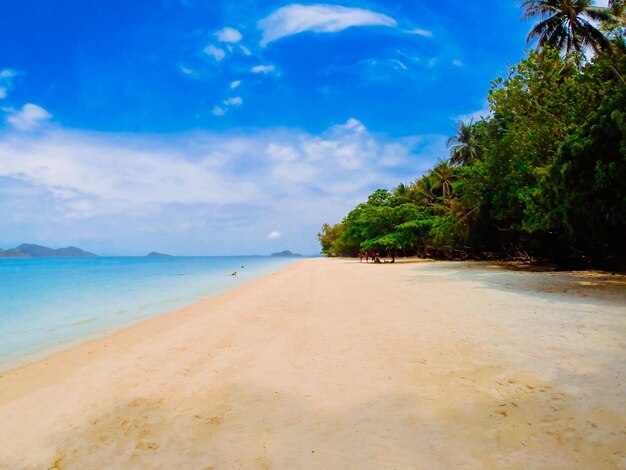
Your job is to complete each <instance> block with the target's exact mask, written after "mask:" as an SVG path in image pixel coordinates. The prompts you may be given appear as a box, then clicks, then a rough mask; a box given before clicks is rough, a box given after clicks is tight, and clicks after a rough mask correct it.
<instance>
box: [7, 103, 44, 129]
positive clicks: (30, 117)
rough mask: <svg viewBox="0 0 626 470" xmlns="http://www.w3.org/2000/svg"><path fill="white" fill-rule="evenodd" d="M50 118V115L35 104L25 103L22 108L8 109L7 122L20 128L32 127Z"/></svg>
mask: <svg viewBox="0 0 626 470" xmlns="http://www.w3.org/2000/svg"><path fill="white" fill-rule="evenodd" d="M51 118H52V115H51V114H50V113H49V112H48V111H46V110H45V109H43V108H42V107H41V106H37V105H36V104H32V103H27V104H25V105H24V106H22V109H20V110H19V111H17V110H9V115H8V116H7V122H8V123H9V124H11V125H12V126H14V127H17V128H18V129H21V130H30V129H34V128H36V127H38V126H40V125H41V124H43V123H44V122H46V121H48V120H49V119H51Z"/></svg>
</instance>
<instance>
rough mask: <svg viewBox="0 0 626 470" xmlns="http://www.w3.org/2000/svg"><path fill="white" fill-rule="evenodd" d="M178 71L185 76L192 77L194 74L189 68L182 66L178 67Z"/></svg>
mask: <svg viewBox="0 0 626 470" xmlns="http://www.w3.org/2000/svg"><path fill="white" fill-rule="evenodd" d="M180 71H181V72H182V73H184V74H185V75H194V74H195V72H194V70H193V69H190V68H187V67H184V66H182V65H181V66H180Z"/></svg>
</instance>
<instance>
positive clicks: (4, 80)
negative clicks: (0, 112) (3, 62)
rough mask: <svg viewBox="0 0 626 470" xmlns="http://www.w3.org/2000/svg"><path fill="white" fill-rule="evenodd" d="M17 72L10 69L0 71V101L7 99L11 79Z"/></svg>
mask: <svg viewBox="0 0 626 470" xmlns="http://www.w3.org/2000/svg"><path fill="white" fill-rule="evenodd" d="M15 76H17V72H16V71H15V70H11V69H4V70H0V100H1V99H4V98H6V97H7V95H8V94H9V90H10V89H11V88H12V87H13V78H14V77H15Z"/></svg>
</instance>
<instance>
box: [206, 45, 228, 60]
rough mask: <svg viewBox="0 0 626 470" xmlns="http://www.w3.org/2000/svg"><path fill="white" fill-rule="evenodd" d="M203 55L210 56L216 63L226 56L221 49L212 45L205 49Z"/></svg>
mask: <svg viewBox="0 0 626 470" xmlns="http://www.w3.org/2000/svg"><path fill="white" fill-rule="evenodd" d="M204 53H205V54H207V55H210V56H212V57H213V58H214V59H215V60H217V61H218V62H219V61H221V60H222V59H223V58H224V57H225V56H226V53H225V52H224V50H223V49H220V48H219V47H215V46H214V45H213V44H211V45H209V46H207V47H205V48H204Z"/></svg>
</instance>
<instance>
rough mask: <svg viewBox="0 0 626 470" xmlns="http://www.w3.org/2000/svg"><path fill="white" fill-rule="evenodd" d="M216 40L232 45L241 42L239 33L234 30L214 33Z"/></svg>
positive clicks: (221, 30) (225, 29) (222, 30)
mask: <svg viewBox="0 0 626 470" xmlns="http://www.w3.org/2000/svg"><path fill="white" fill-rule="evenodd" d="M215 36H216V37H217V40H218V41H219V42H228V43H232V44H236V43H238V42H239V41H241V33H240V32H239V31H237V30H236V29H235V28H229V27H226V28H223V29H220V30H219V31H217V32H216V33H215Z"/></svg>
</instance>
